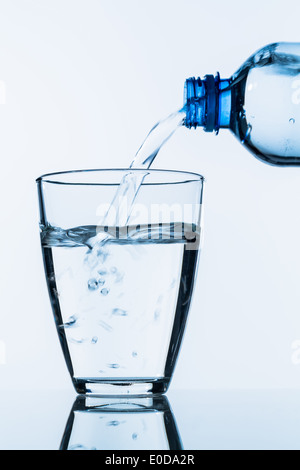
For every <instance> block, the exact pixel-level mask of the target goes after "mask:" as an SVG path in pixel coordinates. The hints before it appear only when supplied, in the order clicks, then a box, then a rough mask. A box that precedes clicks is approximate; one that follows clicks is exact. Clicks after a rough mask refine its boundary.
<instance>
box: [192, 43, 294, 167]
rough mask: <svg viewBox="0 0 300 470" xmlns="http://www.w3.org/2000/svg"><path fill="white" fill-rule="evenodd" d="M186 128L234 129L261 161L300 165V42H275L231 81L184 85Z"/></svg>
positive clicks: (210, 80) (215, 79)
mask: <svg viewBox="0 0 300 470" xmlns="http://www.w3.org/2000/svg"><path fill="white" fill-rule="evenodd" d="M185 110H186V118H185V122H184V124H185V126H186V127H188V128H192V127H195V128H197V127H203V128H204V130H205V131H206V132H213V131H215V132H216V134H218V132H219V129H230V130H231V131H232V132H233V133H234V134H235V136H236V137H237V138H238V139H239V140H240V142H241V143H242V144H243V145H245V146H246V147H247V148H248V150H250V151H251V152H252V154H253V155H254V156H256V157H257V158H258V159H260V160H262V161H264V162H266V163H269V164H272V165H281V166H288V165H300V43H274V44H270V45H268V46H265V47H263V48H262V49H260V50H259V51H257V52H256V53H255V54H253V55H252V56H251V57H250V58H249V59H248V60H247V61H246V62H245V63H244V64H243V65H242V66H241V67H240V68H239V69H238V71H237V72H236V73H234V74H233V75H232V77H230V78H229V79H221V78H220V75H219V73H217V74H216V76H215V77H214V76H213V75H206V76H205V77H204V79H202V80H201V79H200V78H197V79H196V78H189V79H187V80H186V82H185Z"/></svg>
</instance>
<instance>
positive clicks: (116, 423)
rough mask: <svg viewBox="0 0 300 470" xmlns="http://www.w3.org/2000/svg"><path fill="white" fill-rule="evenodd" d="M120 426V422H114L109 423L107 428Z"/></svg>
mask: <svg viewBox="0 0 300 470" xmlns="http://www.w3.org/2000/svg"><path fill="white" fill-rule="evenodd" d="M119 424H120V421H117V420H113V421H109V422H108V423H107V426H119Z"/></svg>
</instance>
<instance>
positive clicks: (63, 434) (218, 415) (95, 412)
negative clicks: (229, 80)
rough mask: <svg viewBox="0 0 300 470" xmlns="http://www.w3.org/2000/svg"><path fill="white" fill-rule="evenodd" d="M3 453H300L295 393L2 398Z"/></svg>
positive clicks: (299, 397) (299, 399) (299, 406)
mask: <svg viewBox="0 0 300 470" xmlns="http://www.w3.org/2000/svg"><path fill="white" fill-rule="evenodd" d="M0 422H1V426H0V449H1V450H48V449H49V450H59V449H60V450H75V449H78V450H121V449H124V450H139V449H149V450H168V449H173V450H181V449H184V450H202V449H203V450H209V449H234V450H235V449H236V450H237V449H253V450H254V449H264V450H268V449H297V450H299V449H300V391H298V390H247V391H246V390H199V391H197V390H192V391H188V392H187V391H180V390H172V389H171V390H170V391H169V392H168V393H167V395H166V396H165V397H153V398H130V399H129V398H128V397H124V398H104V397H95V398H86V397H82V396H76V394H75V393H74V392H73V391H72V390H63V391H57V390H55V391H39V392H33V391H30V390H26V391H21V390H20V391H19V392H16V391H14V392H13V393H8V392H4V391H0Z"/></svg>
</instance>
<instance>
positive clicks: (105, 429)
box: [60, 395, 183, 450]
mask: <svg viewBox="0 0 300 470" xmlns="http://www.w3.org/2000/svg"><path fill="white" fill-rule="evenodd" d="M182 448H183V447H182V443H181V438H180V434H179V431H178V428H177V425H176V421H175V417H174V414H173V412H172V409H171V407H170V404H169V402H168V400H167V397H166V396H164V395H160V396H158V395H152V396H151V397H150V396H147V397H135V398H129V397H118V398H116V397H94V396H93V397H91V396H90V397H89V396H83V395H79V396H77V398H76V400H75V402H74V405H73V407H72V410H71V412H70V416H69V419H68V421H67V424H66V427H65V432H64V434H63V438H62V440H61V445H60V450H115V449H118V450H182Z"/></svg>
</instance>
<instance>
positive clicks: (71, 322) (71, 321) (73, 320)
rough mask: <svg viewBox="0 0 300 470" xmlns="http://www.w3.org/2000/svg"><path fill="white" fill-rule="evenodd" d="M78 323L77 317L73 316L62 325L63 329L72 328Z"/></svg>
mask: <svg viewBox="0 0 300 470" xmlns="http://www.w3.org/2000/svg"><path fill="white" fill-rule="evenodd" d="M76 322H77V317H76V315H72V316H71V317H70V318H69V320H68V321H67V322H66V323H64V324H63V325H61V327H62V328H71V327H72V326H73V327H74V325H75V323H76Z"/></svg>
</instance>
